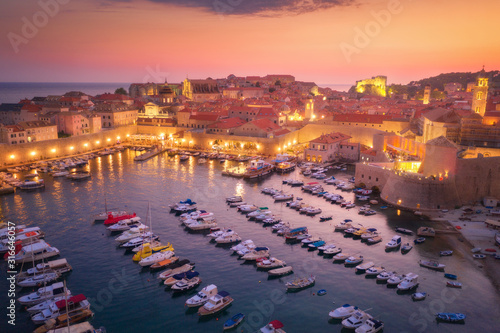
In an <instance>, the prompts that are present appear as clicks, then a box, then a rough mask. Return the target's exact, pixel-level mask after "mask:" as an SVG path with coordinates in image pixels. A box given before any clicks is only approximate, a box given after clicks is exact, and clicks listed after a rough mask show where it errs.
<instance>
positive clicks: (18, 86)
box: [0, 82, 130, 103]
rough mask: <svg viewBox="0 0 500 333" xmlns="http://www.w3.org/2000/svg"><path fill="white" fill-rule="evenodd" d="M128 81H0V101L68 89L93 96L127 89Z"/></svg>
mask: <svg viewBox="0 0 500 333" xmlns="http://www.w3.org/2000/svg"><path fill="white" fill-rule="evenodd" d="M129 86H130V83H123V82H122V83H119V82H118V83H117V82H95V83H92V82H0V103H18V102H19V101H20V100H22V99H25V98H28V99H32V98H33V97H36V96H41V97H45V96H47V95H63V94H64V93H67V92H69V91H81V92H84V93H86V94H88V95H91V96H95V95H98V94H103V93H106V92H108V93H114V92H115V90H116V89H117V88H120V87H123V88H125V90H127V91H128V87H129Z"/></svg>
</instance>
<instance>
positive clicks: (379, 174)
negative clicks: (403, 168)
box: [354, 163, 393, 190]
mask: <svg viewBox="0 0 500 333" xmlns="http://www.w3.org/2000/svg"><path fill="white" fill-rule="evenodd" d="M392 165H393V163H377V164H376V165H373V164H364V163H356V173H355V175H354V179H355V180H356V185H357V186H359V185H361V184H364V185H365V186H366V188H367V189H371V188H373V187H374V186H376V187H378V188H379V190H382V189H383V188H384V186H385V184H386V182H387V179H388V178H389V175H390V174H391V173H392V171H391V170H390V168H391V167H392ZM384 166H386V169H384Z"/></svg>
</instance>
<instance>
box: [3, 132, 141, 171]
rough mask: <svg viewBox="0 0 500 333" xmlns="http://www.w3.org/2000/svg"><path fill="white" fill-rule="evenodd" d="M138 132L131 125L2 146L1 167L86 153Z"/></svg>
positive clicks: (113, 143)
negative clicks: (67, 136)
mask: <svg viewBox="0 0 500 333" xmlns="http://www.w3.org/2000/svg"><path fill="white" fill-rule="evenodd" d="M136 131H137V127H136V126H135V125H131V126H123V127H119V128H115V129H111V130H103V131H102V132H99V133H93V134H86V135H78V136H71V137H69V138H61V139H55V140H46V141H38V142H30V143H22V144H16V145H7V144H1V145H0V152H1V153H0V165H12V164H21V163H27V162H31V161H36V160H40V159H50V158H57V157H64V156H69V155H74V154H78V153H85V152H87V151H91V150H95V149H99V148H104V147H107V146H111V145H115V144H116V143H117V141H124V140H126V138H127V134H129V135H132V134H135V133H136ZM118 137H120V139H119V140H118V139H117V138H118ZM98 142H99V143H98ZM85 145H86V146H85ZM72 147H73V148H72Z"/></svg>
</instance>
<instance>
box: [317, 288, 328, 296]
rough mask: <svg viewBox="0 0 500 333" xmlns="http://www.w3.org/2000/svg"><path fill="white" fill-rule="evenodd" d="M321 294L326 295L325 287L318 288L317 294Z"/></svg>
mask: <svg viewBox="0 0 500 333" xmlns="http://www.w3.org/2000/svg"><path fill="white" fill-rule="evenodd" d="M323 295H326V290H325V289H320V290H318V296H323Z"/></svg>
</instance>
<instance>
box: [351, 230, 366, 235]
mask: <svg viewBox="0 0 500 333" xmlns="http://www.w3.org/2000/svg"><path fill="white" fill-rule="evenodd" d="M366 232H367V230H366V228H361V229H359V230H356V231H355V232H353V233H352V235H353V236H358V237H360V236H361V235H362V234H365V233H366Z"/></svg>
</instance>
